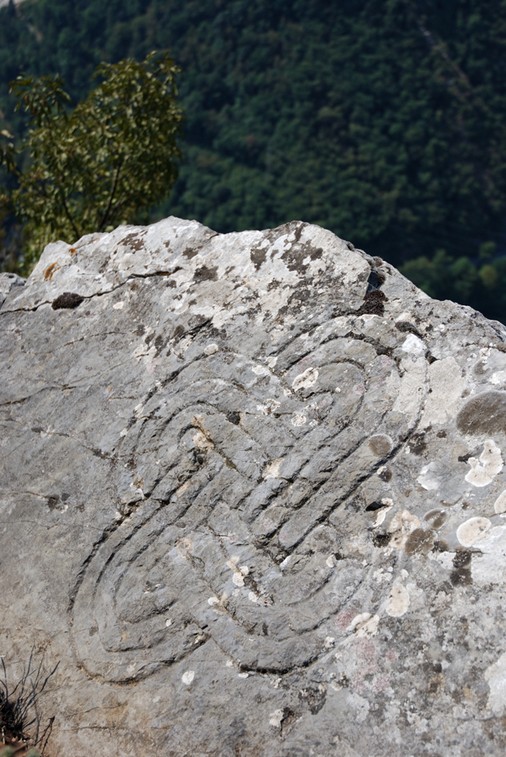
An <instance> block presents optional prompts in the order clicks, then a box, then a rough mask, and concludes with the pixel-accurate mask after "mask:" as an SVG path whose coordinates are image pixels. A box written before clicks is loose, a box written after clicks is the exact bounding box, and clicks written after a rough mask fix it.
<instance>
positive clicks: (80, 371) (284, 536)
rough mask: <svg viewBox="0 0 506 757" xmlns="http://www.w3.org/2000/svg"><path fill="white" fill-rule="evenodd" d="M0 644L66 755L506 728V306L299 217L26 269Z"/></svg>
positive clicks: (382, 741)
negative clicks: (497, 318) (452, 295)
mask: <svg viewBox="0 0 506 757" xmlns="http://www.w3.org/2000/svg"><path fill="white" fill-rule="evenodd" d="M0 294H1V296H0V300H1V299H3V298H4V297H5V301H4V302H3V306H2V308H1V310H0V340H1V348H0V349H1V353H0V354H1V356H2V360H1V382H0V403H1V405H0V423H1V436H0V445H1V446H0V466H1V473H0V475H1V492H0V653H1V654H2V655H3V656H4V659H5V661H6V663H7V665H8V666H10V669H11V670H12V671H13V675H14V677H15V671H16V670H17V669H19V667H20V666H21V665H22V664H23V662H24V661H25V660H26V659H27V658H28V657H29V655H30V652H31V651H32V650H33V652H34V655H35V656H36V657H37V658H40V659H43V661H44V666H45V669H47V670H50V669H52V667H53V666H54V664H55V663H56V662H57V661H58V660H60V666H59V668H58V670H57V671H56V672H55V674H54V675H53V676H52V678H51V679H50V681H49V682H48V685H47V688H46V690H45V691H44V692H43V694H42V695H41V697H40V700H39V710H40V713H41V722H42V724H43V725H44V722H45V721H46V720H48V719H49V718H50V717H53V716H54V717H55V721H54V726H53V731H52V734H51V738H50V740H49V744H48V747H47V754H48V755H49V757H52V755H57V754H65V755H67V754H68V755H70V754H72V755H73V757H81V756H82V757H84V756H85V755H88V754H91V753H94V754H100V755H101V756H102V757H118V755H122V756H123V755H124V756H125V757H134V755H135V756H136V757H137V756H138V755H140V754H143V755H149V756H151V755H152V756H153V757H155V756H158V755H164V756H165V755H220V756H222V755H223V756H228V755H230V756H232V755H242V756H250V755H251V757H253V756H254V755H255V756H256V755H268V756H271V755H272V757H278V756H279V755H282V756H285V757H289V756H290V757H291V756H292V755H332V754H338V755H344V756H345V757H347V756H348V755H359V756H362V755H378V757H380V756H381V757H382V756H383V755H385V754H389V755H403V756H405V755H408V754H409V755H425V754H426V755H441V756H443V755H444V756H446V755H450V754H451V755H452V757H458V756H459V755H462V757H464V755H465V756H466V757H467V756H469V755H476V756H477V755H480V757H481V755H484V754H486V755H503V754H504V752H505V749H506V735H505V720H506V652H505V649H506V647H505V642H504V634H505V617H504V601H505V589H504V584H505V578H504V577H505V575H506V473H505V469H504V461H505V459H506V330H505V328H504V327H503V326H501V325H500V324H498V323H495V322H489V321H487V320H486V319H485V318H483V317H482V316H481V315H479V314H478V313H475V312H474V311H472V310H471V309H469V308H465V307H460V306H457V305H455V304H453V303H450V302H437V301H434V300H431V299H430V298H429V297H427V296H426V295H424V294H423V293H421V292H420V291H419V290H418V289H416V288H415V287H414V286H413V285H412V284H410V283H409V282H408V281H407V280H406V279H404V278H403V277H402V276H401V275H400V274H399V273H398V272H397V271H396V270H395V269H393V268H392V267H391V266H389V265H388V264H387V263H385V262H383V261H382V260H380V259H379V258H372V257H369V256H368V255H366V254H365V253H363V252H361V251H360V250H356V249H355V248H354V247H353V245H351V244H349V243H347V242H343V241H342V240H340V239H338V238H337V237H335V236H334V235H333V234H331V233H330V232H328V231H325V230H323V229H321V228H318V227H315V226H310V225H306V224H303V223H299V222H294V223H290V224H288V225H286V226H282V227H280V228H278V229H274V230H269V231H251V232H243V233H237V234H228V235H219V234H216V233H215V232H213V231H211V230H209V229H207V228H205V227H203V226H201V225H199V224H198V223H196V222H192V221H182V220H178V219H175V218H170V219H167V220H165V221H161V222H160V223H158V224H155V225H152V226H149V227H145V228H140V227H121V228H119V229H116V230H115V231H114V232H112V233H111V234H95V235H91V236H88V237H84V238H83V239H81V240H80V241H79V242H77V243H76V244H75V245H73V246H69V245H68V244H64V243H62V242H59V243H56V244H52V245H49V247H47V248H46V250H45V252H44V254H43V256H42V258H41V260H40V262H39V264H38V265H37V268H36V269H35V271H34V272H33V274H32V275H31V277H30V279H29V280H28V281H27V282H26V284H25V285H24V286H23V285H22V281H20V280H19V279H17V278H15V277H13V276H10V277H9V276H8V275H4V276H1V277H0Z"/></svg>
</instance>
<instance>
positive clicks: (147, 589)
mask: <svg viewBox="0 0 506 757" xmlns="http://www.w3.org/2000/svg"><path fill="white" fill-rule="evenodd" d="M331 325H332V324H327V325H326V327H325V328H324V329H323V328H321V327H320V329H317V330H315V331H314V332H312V333H311V334H303V335H301V336H299V337H297V338H296V339H294V340H293V342H291V343H290V344H289V345H288V346H285V347H284V348H283V350H282V351H280V352H279V353H278V354H276V355H270V356H269V358H268V359H266V360H264V361H253V360H252V359H251V358H248V357H245V356H243V355H240V354H237V353H230V352H226V351H219V350H218V351H215V352H213V353H212V354H207V355H206V354H205V352H204V354H202V356H201V357H200V359H197V360H194V361H193V362H191V363H190V364H189V365H186V366H185V367H184V368H182V369H181V371H180V372H179V373H176V374H172V375H170V376H169V377H167V379H166V380H165V381H161V382H159V383H158V384H157V385H156V386H155V387H154V389H153V390H152V391H151V392H150V393H149V395H148V396H147V397H146V398H145V400H144V402H142V403H141V404H140V405H138V406H137V408H136V411H135V414H134V415H133V416H132V420H131V423H130V424H129V427H128V428H127V430H126V432H125V434H124V436H123V437H122V439H121V442H120V444H119V446H118V451H117V464H116V467H115V472H114V475H115V477H116V486H117V491H118V497H119V499H120V501H121V502H122V503H123V510H124V512H128V513H129V515H128V517H126V518H123V519H122V520H120V521H119V522H116V523H115V524H114V525H113V526H111V528H110V529H109V530H108V531H107V532H106V533H104V534H103V535H102V537H101V539H100V540H99V541H98V542H97V543H96V544H95V546H94V549H93V551H92V553H91V554H90V556H89V557H88V559H87V561H86V563H85V564H84V565H83V568H82V570H81V572H80V574H79V578H78V580H77V583H76V586H75V590H74V592H73V599H72V603H71V608H70V611H71V628H72V636H73V640H74V648H75V651H76V654H77V656H78V658H79V660H80V661H81V663H82V664H83V665H84V667H85V669H86V670H87V671H88V672H89V674H90V675H97V676H102V677H104V678H105V679H107V680H111V681H117V682H120V681H125V680H129V679H132V678H139V677H142V676H145V675H148V674H150V673H152V672H154V671H155V670H157V669H158V668H159V667H160V666H162V665H167V664H170V663H172V662H175V661H177V660H179V659H182V658H183V657H185V656H187V655H189V654H191V653H192V651H193V650H195V649H196V647H198V646H200V645H201V644H204V643H206V642H207V641H208V640H209V639H212V640H213V641H214V642H215V643H216V644H217V645H218V646H219V647H220V648H221V649H222V650H223V651H224V652H225V653H226V654H227V655H228V656H229V657H230V658H232V659H233V660H234V661H235V662H236V663H237V664H238V665H239V666H241V667H242V668H243V669H245V670H261V671H276V672H278V673H282V672H285V671H288V670H291V669H293V668H294V667H296V666H305V665H308V664H309V663H310V662H312V661H313V660H315V659H316V658H318V656H319V655H321V654H322V653H323V652H324V651H325V645H324V640H325V637H326V636H327V634H328V624H329V621H330V620H331V619H332V617H333V616H335V615H336V613H337V612H338V611H340V610H342V608H343V607H345V606H346V605H347V604H348V603H349V602H350V601H351V600H352V599H356V598H357V596H358V593H359V592H361V591H366V589H365V588H363V585H364V579H365V577H366V572H364V567H363V565H362V563H361V562H360V561H355V560H353V559H352V558H350V559H340V560H336V559H335V553H336V552H337V546H336V545H337V544H338V542H339V533H338V532H339V528H338V522H339V517H340V513H342V511H343V505H344V503H345V502H346V501H347V500H348V499H349V498H350V496H351V495H352V494H353V493H354V492H355V491H356V490H357V487H358V486H360V485H361V483H363V482H364V481H366V480H367V479H368V478H369V477H370V476H372V475H373V474H374V472H375V471H376V470H378V468H379V467H380V466H381V465H383V464H384V463H385V462H386V461H387V460H390V459H391V458H393V457H394V456H395V454H396V453H397V451H398V450H399V448H400V446H401V445H402V444H403V442H404V441H405V440H406V439H407V438H408V436H409V435H410V433H412V431H413V429H414V428H415V426H416V424H417V421H418V419H419V417H420V413H421V410H422V406H423V402H424V398H425V392H426V389H425V381H426V376H425V369H426V365H427V363H426V361H425V359H423V358H420V359H415V358H413V356H411V355H409V354H406V353H404V354H402V353H401V352H399V355H396V356H394V357H392V356H389V354H386V351H385V349H384V348H383V347H382V345H380V344H378V343H375V342H374V340H372V339H368V340H365V339H363V338H359V337H356V336H344V337H337V336H333V335H332V329H331ZM309 344H311V345H312V347H311V349H310V348H309V347H308V346H307V345H309ZM315 344H316V347H315Z"/></svg>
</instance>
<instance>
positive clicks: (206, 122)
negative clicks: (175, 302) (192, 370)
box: [0, 0, 506, 320]
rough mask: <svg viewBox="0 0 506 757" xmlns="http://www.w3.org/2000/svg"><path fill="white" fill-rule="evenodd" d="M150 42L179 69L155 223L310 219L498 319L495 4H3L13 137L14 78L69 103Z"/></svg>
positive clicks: (0, 67)
mask: <svg viewBox="0 0 506 757" xmlns="http://www.w3.org/2000/svg"><path fill="white" fill-rule="evenodd" d="M161 48H168V49H169V50H170V51H171V53H172V55H173V57H174V58H175V60H176V62H177V63H178V64H179V65H180V66H181V67H182V69H183V72H182V74H181V77H180V91H181V100H182V104H183V107H184V110H185V114H186V125H185V137H184V144H183V151H184V160H183V163H182V165H181V170H180V177H179V180H178V182H177V185H176V187H175V189H174V191H173V193H172V196H171V197H169V198H167V202H166V203H165V204H164V205H163V207H161V208H158V209H157V211H156V212H158V214H167V213H172V214H176V215H180V216H183V217H189V218H197V219H198V220H199V221H201V222H203V223H205V224H207V225H209V226H211V227H212V228H214V229H216V230H218V231H229V230H234V229H237V230H241V229H244V228H248V227H249V228H251V227H255V228H262V227H267V226H275V225H277V224H280V223H283V222H285V221H287V220H290V219H293V218H301V219H303V220H306V221H311V222H315V223H318V224H321V225H323V226H325V227H327V228H330V229H332V230H334V231H335V232H336V233H337V234H339V235H340V236H342V237H344V238H348V239H351V240H352V241H353V242H354V243H355V244H356V245H359V246H362V247H363V248H364V249H366V250H367V251H368V252H370V253H372V254H376V255H380V256H383V257H384V258H386V259H387V260H388V261H390V262H392V263H394V264H396V265H403V266H404V270H405V271H406V273H407V274H408V275H409V276H410V277H411V278H413V279H414V280H415V281H416V283H418V284H421V285H422V286H424V288H425V289H426V290H427V291H428V292H429V293H430V294H432V295H435V296H439V297H451V298H453V299H457V300H459V301H461V302H468V303H470V304H473V305H474V306H475V307H478V308H479V309H481V310H482V311H483V312H485V313H486V314H487V315H489V316H491V317H496V318H501V319H503V320H506V287H505V286H504V283H505V281H506V257H505V256H506V241H505V229H506V227H505V219H504V208H505V206H506V127H505V122H506V0H487V2H482V3H471V2H469V0H444V2H440V1H436V0H341V1H340V2H338V3H327V2H319V1H318V0H186V1H185V2H184V3H181V2H179V1H176V0H109V1H108V2H107V3H103V1H102V0H74V2H72V3H69V2H68V0H26V2H25V3H23V4H21V5H18V6H14V5H13V4H12V3H11V4H10V5H9V6H8V7H6V8H2V9H0V109H1V111H2V115H3V116H4V119H5V126H8V127H9V128H11V129H12V128H14V129H18V130H19V129H21V128H22V123H21V120H20V117H19V115H14V114H13V111H12V107H13V106H12V103H11V102H10V100H9V98H8V96H7V89H8V88H7V83H8V81H9V80H11V79H13V78H14V77H15V76H16V75H18V74H19V73H20V72H29V73H34V74H41V73H49V72H59V73H61V74H62V75H63V77H64V79H65V80H66V82H67V83H68V85H69V87H70V90H71V91H72V93H73V94H74V96H75V97H76V98H78V99H79V98H81V97H82V96H83V95H84V93H85V91H86V89H87V88H88V87H89V85H90V81H89V76H90V72H91V71H92V70H93V68H94V67H95V66H96V65H97V63H99V62H100V61H101V60H108V61H116V60H119V59H121V58H124V57H125V56H133V57H135V58H141V57H144V56H145V55H146V53H147V52H149V51H150V50H152V49H161ZM1 128H5V127H2V126H1V124H0V129H1Z"/></svg>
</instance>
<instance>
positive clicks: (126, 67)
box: [0, 53, 182, 268]
mask: <svg viewBox="0 0 506 757" xmlns="http://www.w3.org/2000/svg"><path fill="white" fill-rule="evenodd" d="M177 73H178V69H177V68H176V67H175V66H174V64H173V62H172V60H171V59H170V58H169V57H168V56H167V55H156V54H155V53H152V54H150V55H148V57H147V58H146V60H145V61H143V62H140V63H139V62H137V61H134V60H123V61H120V62H119V63H114V64H112V63H104V64H102V65H101V66H99V67H98V69H97V71H96V77H97V78H98V77H100V78H101V79H102V81H100V83H99V84H98V85H97V86H96V87H95V88H94V89H92V90H91V92H89V94H88V95H87V97H86V98H85V99H84V100H83V101H82V102H80V103H78V104H77V105H76V106H75V107H74V108H73V109H70V108H69V107H68V105H69V102H70V100H71V98H70V95H68V93H67V92H66V91H65V89H64V88H63V82H62V80H61V79H60V78H59V77H51V76H43V77H41V78H39V79H33V78H30V77H28V78H26V77H25V78H23V77H18V78H17V79H16V80H15V81H14V83H13V85H12V87H11V89H12V90H13V91H14V93H15V94H16V95H17V97H18V101H19V106H20V107H22V108H23V109H24V110H25V111H26V112H27V113H28V114H29V116H30V127H29V129H28V132H27V136H26V138H25V139H24V140H23V142H22V144H21V147H20V148H18V149H16V145H15V144H14V143H13V142H12V140H11V139H8V137H9V135H8V134H7V133H6V134H5V135H4V136H5V137H7V139H6V140H5V141H6V142H7V144H6V147H4V148H3V154H2V151H1V145H0V163H1V162H3V163H4V165H5V166H6V168H7V171H8V172H9V173H11V174H12V175H13V177H14V179H15V186H14V188H13V189H11V191H10V192H7V201H6V204H7V203H8V202H9V200H10V201H11V202H12V207H13V210H14V212H15V214H16V216H17V217H18V218H20V219H21V220H22V221H23V232H24V236H23V238H24V243H25V250H24V255H23V263H24V265H25V267H26V268H29V265H30V263H31V262H32V261H33V260H34V259H36V258H37V256H38V254H40V250H41V249H43V247H44V246H45V244H47V243H48V242H49V241H51V240H54V239H55V238H60V239H67V240H76V239H79V238H80V237H81V236H83V235H84V234H86V233H90V232H93V231H104V230H106V229H107V228H111V227H114V226H117V225H118V224H119V223H121V222H125V221H129V220H133V219H134V218H135V216H136V214H137V213H138V211H139V210H140V209H142V208H145V207H149V206H150V205H152V204H153V203H155V202H157V201H159V200H160V199H162V198H163V197H164V195H165V194H166V191H167V188H169V187H171V186H172V185H173V184H174V181H175V180H176V175H177V173H176V159H177V158H179V149H178V146H177V142H176V139H177V136H178V133H179V128H180V124H181V120H182V113H181V109H180V108H179V106H178V105H177V103H176V97H175V94H176V93H175V76H176V74H177ZM2 158H3V161H2ZM16 158H19V159H18V160H16ZM19 166H21V167H19Z"/></svg>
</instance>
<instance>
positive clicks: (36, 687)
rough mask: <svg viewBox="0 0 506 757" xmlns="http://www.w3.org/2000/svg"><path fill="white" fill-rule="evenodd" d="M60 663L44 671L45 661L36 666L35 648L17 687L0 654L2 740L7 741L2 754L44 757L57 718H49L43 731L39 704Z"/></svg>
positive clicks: (0, 756) (5, 756)
mask: <svg viewBox="0 0 506 757" xmlns="http://www.w3.org/2000/svg"><path fill="white" fill-rule="evenodd" d="M58 665H59V663H56V665H55V666H54V668H53V669H52V670H51V672H50V673H48V674H45V672H44V669H43V660H42V659H41V660H40V662H39V664H38V665H36V664H35V663H34V658H33V650H32V652H31V653H30V657H29V658H28V662H27V664H26V665H25V666H24V668H23V672H22V674H21V677H20V678H19V680H18V682H17V683H16V684H15V686H14V687H13V688H10V686H9V681H8V677H7V668H6V666H5V661H4V659H3V657H0V743H3V744H5V748H4V749H3V750H1V751H0V757H11V755H12V756H13V757H15V755H19V754H26V757H43V755H44V750H45V748H46V745H47V741H48V739H49V736H50V733H51V728H52V726H53V720H54V718H50V719H49V721H48V723H47V725H46V727H45V728H44V730H43V731H42V732H41V717H40V713H39V709H38V704H37V703H38V699H39V697H40V695H41V694H42V692H43V691H44V689H45V688H46V686H47V683H48V681H49V679H50V678H51V676H52V675H53V674H54V673H55V672H56V669H57V668H58ZM31 732H32V733H31ZM33 747H37V749H33ZM23 750H25V751H23ZM27 750H29V751H27Z"/></svg>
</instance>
